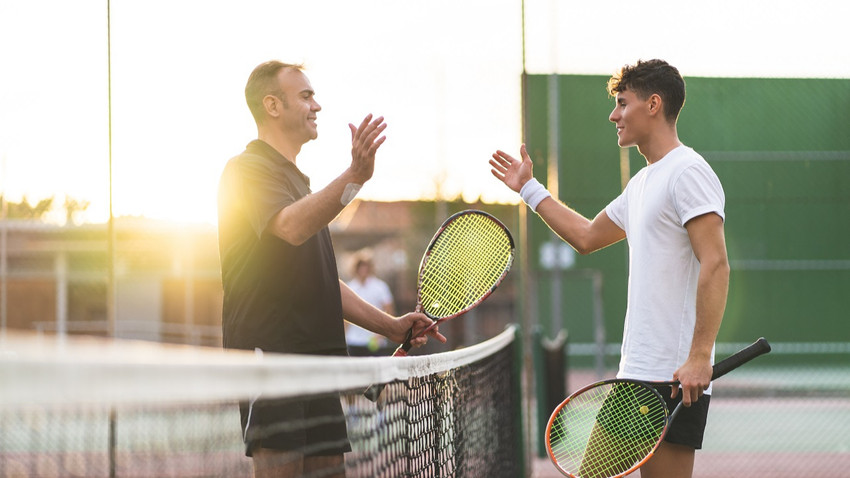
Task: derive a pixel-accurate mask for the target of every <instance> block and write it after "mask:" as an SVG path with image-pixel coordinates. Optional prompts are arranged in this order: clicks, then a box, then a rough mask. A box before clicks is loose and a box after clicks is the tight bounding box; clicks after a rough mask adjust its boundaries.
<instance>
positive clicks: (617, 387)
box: [546, 338, 770, 478]
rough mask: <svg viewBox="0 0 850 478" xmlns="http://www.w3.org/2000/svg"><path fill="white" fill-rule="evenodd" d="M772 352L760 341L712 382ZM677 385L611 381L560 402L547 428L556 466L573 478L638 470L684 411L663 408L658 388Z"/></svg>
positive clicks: (719, 368)
mask: <svg viewBox="0 0 850 478" xmlns="http://www.w3.org/2000/svg"><path fill="white" fill-rule="evenodd" d="M768 352H770V344H768V343H767V341H766V340H765V339H764V338H761V339H759V340H758V341H756V342H755V343H753V344H752V345H750V346H748V347H746V348H744V349H743V350H740V351H738V352H736V353H735V354H734V355H732V356H730V357H728V358H726V359H724V360H723V361H721V362H719V363H717V364H715V365H714V372H713V373H712V376H711V378H712V380H714V379H716V378H719V377H721V376H723V375H725V374H726V373H728V372H730V371H732V370H734V369H736V368H738V367H740V366H741V365H743V364H745V363H747V362H749V361H750V360H752V359H754V358H756V357H758V356H759V355H762V354H766V353H768ZM678 385H679V382H676V381H672V382H641V381H638V380H627V379H613V380H604V381H601V382H597V383H594V384H591V385H588V386H586V387H584V388H582V389H581V390H578V391H577V392H575V393H573V394H572V395H570V396H569V397H568V398H567V399H566V400H564V401H563V402H562V403H561V404H560V405H558V407H557V408H556V409H555V411H554V412H553V413H552V416H551V418H550V419H549V424H548V425H547V426H546V448H547V451H548V453H549V458H551V459H552V463H554V464H555V467H556V468H557V469H558V470H559V471H560V472H561V473H563V474H564V475H566V476H570V477H574V478H617V477H621V476H625V475H628V474H629V473H632V472H633V471H635V470H637V469H638V468H640V467H641V466H642V465H643V464H644V463H646V461H647V460H649V458H650V457H652V455H653V453H655V450H656V449H657V448H658V446H659V445H660V444H661V441H662V440H663V439H664V435H665V434H666V433H667V430H668V427H669V426H670V424H671V423H672V421H673V420H674V419H675V418H676V415H677V414H678V413H679V410H681V408H682V402H679V404H678V405H676V408H674V409H673V412H672V413H670V412H669V410H668V409H667V404H666V403H665V401H664V398H663V397H662V396H661V394H660V393H659V392H658V390H656V387H659V386H678Z"/></svg>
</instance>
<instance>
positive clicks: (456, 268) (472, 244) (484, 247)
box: [420, 213, 513, 318]
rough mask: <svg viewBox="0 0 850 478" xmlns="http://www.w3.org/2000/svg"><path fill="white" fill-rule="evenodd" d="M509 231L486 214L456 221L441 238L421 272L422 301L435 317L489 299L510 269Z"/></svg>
mask: <svg viewBox="0 0 850 478" xmlns="http://www.w3.org/2000/svg"><path fill="white" fill-rule="evenodd" d="M512 250H513V247H512V244H511V240H510V237H509V236H508V233H507V232H506V231H505V229H504V228H503V227H502V226H501V225H500V224H497V223H496V222H495V221H494V220H493V219H491V218H489V217H488V216H485V215H483V214H476V213H472V214H464V215H461V216H458V217H457V218H455V219H454V220H453V221H452V222H450V223H449V224H448V225H447V226H446V228H445V229H444V230H443V231H442V232H441V233H440V235H439V237H437V239H436V241H435V243H434V246H433V247H432V248H431V251H430V253H429V255H428V256H427V257H426V259H425V262H424V263H423V265H422V270H421V271H420V282H421V285H420V294H421V295H420V300H421V301H422V309H423V311H424V312H425V313H426V314H428V315H429V316H431V317H434V318H443V317H449V316H451V315H454V314H457V313H459V312H461V311H463V310H465V309H467V308H469V307H471V306H473V305H474V304H475V303H477V302H478V301H479V300H481V299H482V298H483V297H485V296H486V295H487V294H488V293H489V292H490V291H491V290H492V289H493V287H494V286H495V285H497V283H498V282H499V280H500V278H501V277H502V276H503V274H504V273H505V272H506V271H507V270H508V269H509V268H510V265H511V261H512V260H513V253H512Z"/></svg>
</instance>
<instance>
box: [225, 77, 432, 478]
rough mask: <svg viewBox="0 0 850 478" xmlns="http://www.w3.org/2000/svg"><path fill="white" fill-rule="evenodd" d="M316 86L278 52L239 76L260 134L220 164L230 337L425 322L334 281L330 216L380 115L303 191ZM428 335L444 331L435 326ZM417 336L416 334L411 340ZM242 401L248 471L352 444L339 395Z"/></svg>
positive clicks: (331, 340)
mask: <svg viewBox="0 0 850 478" xmlns="http://www.w3.org/2000/svg"><path fill="white" fill-rule="evenodd" d="M314 95H315V92H314V91H313V88H312V86H311V85H310V81H309V80H308V79H307V77H306V75H304V73H303V71H302V67H301V66H300V65H291V64H286V63H281V62H278V61H270V62H266V63H263V64H261V65H259V66H258V67H257V68H255V69H254V71H253V73H252V74H251V76H250V78H249V79H248V83H247V85H246V87H245V98H246V100H247V102H248V107H249V108H250V110H251V113H252V114H253V116H254V119H255V121H256V123H257V131H258V139H257V140H255V141H252V142H251V143H250V144H248V146H247V148H246V149H245V151H244V152H243V153H241V154H240V155H238V156H236V157H234V158H232V159H231V160H230V161H229V162H228V163H227V166H226V167H225V169H224V172H223V174H222V177H221V183H220V185H219V198H218V209H219V212H218V216H219V218H218V219H219V249H220V254H221V268H222V283H223V286H224V309H223V317H222V322H223V323H222V327H223V332H224V346H225V347H227V348H237V349H248V350H254V349H260V350H263V351H267V352H280V353H307V354H322V355H346V354H347V352H346V343H345V332H344V325H343V317H344V318H345V320H348V321H349V322H351V323H354V324H356V325H358V326H360V327H363V328H365V329H368V330H371V331H373V332H375V333H379V334H382V335H384V336H386V337H387V338H389V339H390V340H392V341H394V342H402V341H404V339H405V337H406V335H407V331H408V330H409V329H410V328H411V327H412V328H413V329H414V331H420V330H422V329H424V328H425V327H427V326H428V325H430V324H431V320H430V319H428V318H427V317H426V316H425V315H423V314H420V313H409V314H406V315H404V316H401V317H398V318H395V317H392V316H390V315H389V314H387V313H385V312H383V311H381V310H379V309H377V308H376V307H374V306H372V305H370V304H369V303H368V302H366V301H364V300H363V299H361V298H360V297H358V296H357V294H355V293H354V292H353V291H352V290H351V289H350V288H348V286H347V285H345V283H343V282H342V281H340V280H339V277H338V274H337V269H336V259H335V257H334V251H333V245H332V243H331V237H330V232H329V231H328V227H327V226H328V224H329V223H330V222H331V221H332V220H333V219H334V218H335V217H336V216H337V215H338V214H339V213H340V211H342V209H343V208H344V207H345V206H346V205H347V204H348V203H349V202H351V200H352V199H353V198H354V196H355V195H356V194H357V191H358V190H359V189H360V187H361V186H362V185H363V184H364V183H365V182H366V181H367V180H369V179H370V178H371V177H372V173H373V171H374V166H375V153H376V152H377V150H378V148H379V147H380V146H381V144H383V142H384V141H385V139H386V137H385V136H381V135H382V133H383V131H384V129H385V128H386V123H384V120H383V118H382V117H379V118H372V115H369V116H367V117H366V118H365V119H364V120H363V121H362V122H361V123H360V125H359V126H358V127H355V126H354V125H353V124H350V125H349V127H350V129H351V137H352V147H351V164H350V166H349V167H348V168H347V169H346V170H345V171H343V172H342V174H340V175H339V176H338V177H337V178H336V179H335V180H333V181H332V182H331V183H330V184H328V185H327V186H326V187H325V188H323V189H321V190H319V191H316V192H312V191H311V190H310V184H309V178H307V177H306V176H305V175H304V174H302V173H301V171H300V170H299V169H298V167H297V166H296V157H297V156H298V153H299V152H300V150H301V147H302V146H303V145H304V144H305V143H307V142H308V141H310V140H312V139H315V138H316V137H317V129H316V115H317V113H318V112H319V111H320V110H321V106H319V104H318V103H317V102H316V100H315V97H314ZM430 335H432V336H433V337H435V338H437V339H438V340H440V341H442V342H445V337H443V336H442V335H441V334H440V333H439V332H438V331H434V333H432V334H430ZM426 341H427V338H426V337H422V338H419V339H415V340H414V341H413V345H414V346H421V345H423V344H424V343H425V342H426ZM241 412H242V425H243V437H244V439H245V443H246V452H247V454H248V456H252V457H253V462H254V472H255V476H299V475H300V474H302V473H307V472H310V471H311V470H316V469H322V468H326V467H338V468H341V466H342V463H343V455H342V454H343V453H344V452H346V451H348V450H349V449H350V448H349V445H348V443H347V438H346V428H345V419H344V416H343V415H342V409H341V407H340V404H339V398H338V397H330V398H325V399H317V400H310V401H301V402H297V403H292V402H287V403H286V404H281V403H273V402H270V401H266V400H255V401H253V402H250V403H244V404H243V405H242V406H241ZM328 414H335V415H336V416H337V417H338V418H339V419H338V420H336V421H335V422H334V423H329V424H324V425H322V426H320V427H311V428H307V429H303V430H295V431H292V430H290V431H286V432H283V433H281V432H278V431H275V430H274V428H275V427H274V426H272V424H273V423H277V422H281V421H287V422H292V421H293V420H294V421H296V422H297V421H298V420H307V421H309V420H310V418H311V417H319V416H321V417H326V416H327V415H328ZM328 443H329V444H330V446H322V444H328ZM339 476H344V471H342V472H341V474H340V475H339Z"/></svg>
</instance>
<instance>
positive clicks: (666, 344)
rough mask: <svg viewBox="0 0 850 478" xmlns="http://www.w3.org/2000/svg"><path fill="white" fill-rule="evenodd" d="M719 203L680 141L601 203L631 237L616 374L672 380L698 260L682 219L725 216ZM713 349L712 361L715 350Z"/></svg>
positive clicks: (686, 348) (684, 353)
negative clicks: (626, 303) (623, 187)
mask: <svg viewBox="0 0 850 478" xmlns="http://www.w3.org/2000/svg"><path fill="white" fill-rule="evenodd" d="M725 203H726V198H725V195H724V194H723V187H722V186H721V184H720V180H719V179H718V178H717V175H716V174H715V173H714V171H713V170H712V169H711V167H710V166H709V165H708V163H707V162H706V161H705V160H704V159H703V158H702V156H700V155H699V154H697V153H696V152H694V150H693V149H691V148H689V147H687V146H679V147H678V148H676V149H674V150H672V151H670V152H669V153H668V154H667V155H666V156H664V158H662V159H661V160H660V161H657V162H656V163H653V164H650V165H648V166H646V167H645V168H643V169H641V170H640V171H639V172H638V173H637V174H636V175H635V176H634V177H633V178H632V179H631V180H630V181H629V183H628V185H627V186H626V189H625V190H624V191H623V193H622V194H621V195H620V196H618V197H617V198H616V199H614V200H613V201H612V202H611V203H610V204H609V205H608V206H607V207H606V208H605V212H606V213H607V214H608V216H609V217H610V218H611V220H612V221H614V223H615V224H617V226H619V227H620V228H621V229H623V230H624V231H625V232H626V240H627V241H628V244H629V287H628V305H627V308H626V320H625V325H624V329H623V345H622V356H621V359H620V370H619V373H618V374H617V376H618V377H620V378H633V379H638V380H650V381H661V380H672V378H673V372H675V371H676V369H678V368H679V367H680V366H681V365H682V364H683V363H684V362H685V360H686V359H687V358H688V353H689V352H690V348H691V340H692V339H693V333H694V325H695V324H696V293H697V280H698V277H699V268H700V264H699V261H697V259H696V256H694V253H693V249H692V247H691V243H690V239H689V237H688V231H687V230H686V229H685V223H686V222H688V221H689V220H691V219H693V218H695V217H697V216H700V215H703V214H706V213H716V214H718V215H719V216H720V217H721V218H725V215H724V206H725ZM711 356H712V361H713V360H714V350H713V349H712V351H711ZM708 392H710V389H709V390H708V391H707V393H708Z"/></svg>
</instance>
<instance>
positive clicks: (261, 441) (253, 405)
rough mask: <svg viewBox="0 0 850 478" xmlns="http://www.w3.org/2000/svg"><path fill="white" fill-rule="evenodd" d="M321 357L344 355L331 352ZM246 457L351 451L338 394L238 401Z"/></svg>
mask: <svg viewBox="0 0 850 478" xmlns="http://www.w3.org/2000/svg"><path fill="white" fill-rule="evenodd" d="M320 355H342V356H345V355H347V353H346V351H344V350H334V351H327V352H323V353H320ZM239 412H240V415H241V419H242V438H243V440H244V442H245V454H246V455H247V456H252V455H253V452H254V450H256V449H258V448H268V449H271V450H280V451H293V452H298V453H302V454H304V455H305V456H332V455H340V454H343V453H347V452H349V451H351V445H350V443H349V441H348V429H347V427H346V423H345V413H344V412H343V410H342V404H341V403H340V394H339V393H338V392H335V393H329V394H324V395H316V396H311V397H308V398H303V397H299V398H279V399H267V398H262V397H261V398H258V399H256V400H252V401H250V402H240V403H239Z"/></svg>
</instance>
